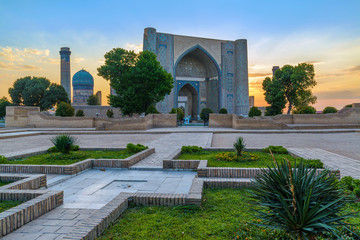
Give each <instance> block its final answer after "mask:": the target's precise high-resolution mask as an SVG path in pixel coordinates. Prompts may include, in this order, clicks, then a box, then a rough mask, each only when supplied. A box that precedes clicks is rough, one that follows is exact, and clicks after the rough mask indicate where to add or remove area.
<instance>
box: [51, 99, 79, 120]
mask: <svg viewBox="0 0 360 240" xmlns="http://www.w3.org/2000/svg"><path fill="white" fill-rule="evenodd" d="M74 112H75V109H74V108H73V106H71V105H70V104H69V103H66V102H61V103H59V104H58V105H57V108H56V111H55V116H60V117H72V116H74Z"/></svg>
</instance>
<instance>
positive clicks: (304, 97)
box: [263, 63, 316, 114]
mask: <svg viewBox="0 0 360 240" xmlns="http://www.w3.org/2000/svg"><path fill="white" fill-rule="evenodd" d="M314 77H315V73H314V66H313V65H312V64H307V63H300V64H298V65H297V66H291V65H285V66H283V67H282V68H281V69H278V70H277V71H276V72H275V75H274V77H273V78H272V79H270V78H266V79H265V80H264V82H263V89H264V91H265V93H264V94H265V100H266V101H267V102H268V103H269V104H270V105H271V108H273V109H272V110H273V111H272V112H276V110H279V109H281V107H283V108H282V109H284V108H285V104H286V103H288V104H289V108H288V111H287V114H290V112H291V110H292V108H293V107H295V108H298V109H300V108H302V107H305V106H307V105H309V104H313V103H315V102H316V96H314V95H312V92H311V88H312V87H314V86H315V85H316V81H315V79H314ZM284 99H285V104H284ZM282 109H281V111H282Z"/></svg>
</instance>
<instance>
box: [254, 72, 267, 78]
mask: <svg viewBox="0 0 360 240" xmlns="http://www.w3.org/2000/svg"><path fill="white" fill-rule="evenodd" d="M269 76H272V73H249V77H251V78H258V77H269Z"/></svg>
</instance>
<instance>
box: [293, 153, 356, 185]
mask: <svg viewBox="0 0 360 240" xmlns="http://www.w3.org/2000/svg"><path fill="white" fill-rule="evenodd" d="M288 150H289V151H290V152H292V153H294V154H296V155H298V156H300V157H302V158H305V159H320V160H321V161H322V162H323V163H324V164H325V165H326V166H327V167H329V168H331V169H336V170H337V169H339V170H340V176H341V177H344V176H351V177H353V178H358V179H360V161H357V160H354V159H352V158H348V157H345V156H342V155H339V154H335V153H331V152H328V151H325V150H323V149H319V148H288Z"/></svg>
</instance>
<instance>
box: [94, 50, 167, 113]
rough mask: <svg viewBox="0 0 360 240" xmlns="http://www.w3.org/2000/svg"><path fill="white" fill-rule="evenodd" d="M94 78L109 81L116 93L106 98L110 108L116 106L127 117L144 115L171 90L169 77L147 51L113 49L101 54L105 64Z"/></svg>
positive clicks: (154, 56) (154, 57)
mask: <svg viewBox="0 0 360 240" xmlns="http://www.w3.org/2000/svg"><path fill="white" fill-rule="evenodd" d="M98 75H99V76H101V77H103V78H105V79H106V80H108V81H110V85H111V87H112V88H113V89H114V90H115V92H116V95H111V96H110V105H111V106H113V107H119V108H120V109H121V111H122V113H123V114H125V115H129V116H132V114H134V113H139V114H140V113H143V112H146V110H147V108H148V107H149V106H150V105H155V104H156V103H157V102H159V101H161V100H163V99H164V97H165V95H166V94H170V92H171V89H172V88H173V78H172V75H171V74H170V73H168V72H166V71H165V70H164V69H163V68H162V67H161V65H160V63H159V62H158V61H157V60H156V55H155V54H154V53H152V52H149V51H144V52H141V53H139V54H136V53H135V52H134V51H127V50H125V49H121V48H114V49H113V50H111V51H110V52H108V53H106V54H105V64H104V65H103V66H101V67H99V68H98Z"/></svg>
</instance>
